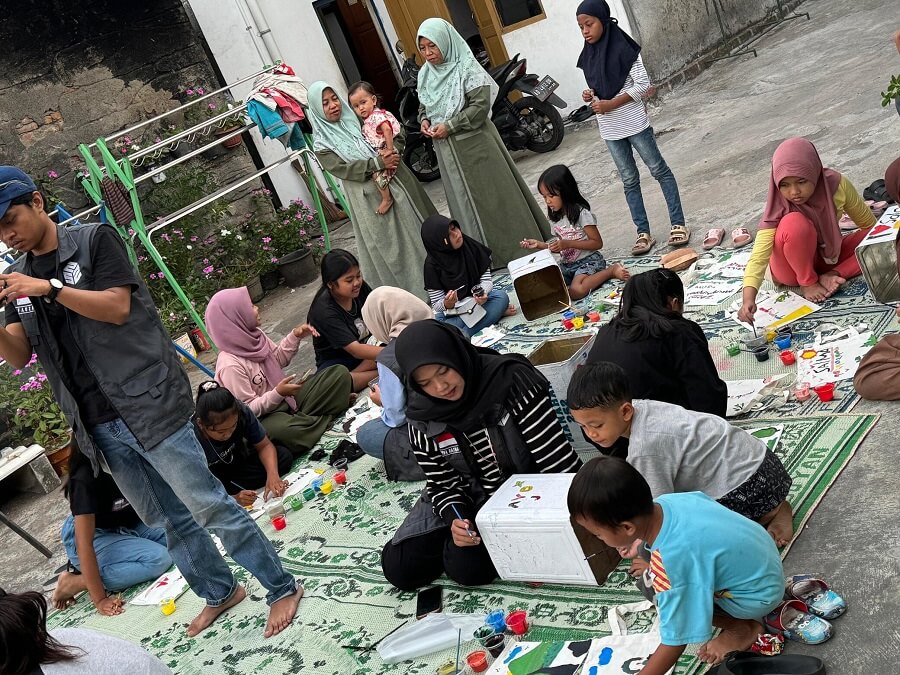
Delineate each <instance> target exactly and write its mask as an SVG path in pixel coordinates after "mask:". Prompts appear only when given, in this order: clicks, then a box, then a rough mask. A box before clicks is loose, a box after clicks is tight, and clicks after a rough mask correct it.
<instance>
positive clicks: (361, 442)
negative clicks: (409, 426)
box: [356, 418, 391, 459]
mask: <svg viewBox="0 0 900 675" xmlns="http://www.w3.org/2000/svg"><path fill="white" fill-rule="evenodd" d="M390 430H391V427H389V426H388V425H387V424H385V423H384V422H382V421H381V419H380V418H379V419H377V420H369V421H368V422H366V423H365V424H363V425H362V426H361V427H360V428H359V429H357V430H356V444H357V445H358V446H359V447H360V448H362V451H363V452H364V453H366V454H367V455H369V456H370V457H374V458H375V459H384V439H385V438H387V435H388V433H389V432H390Z"/></svg>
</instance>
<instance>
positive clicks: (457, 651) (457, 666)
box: [456, 628, 462, 673]
mask: <svg viewBox="0 0 900 675" xmlns="http://www.w3.org/2000/svg"><path fill="white" fill-rule="evenodd" d="M461 646H462V628H460V629H459V633H458V634H457V636H456V672H457V673H458V672H459V648H460V647H461Z"/></svg>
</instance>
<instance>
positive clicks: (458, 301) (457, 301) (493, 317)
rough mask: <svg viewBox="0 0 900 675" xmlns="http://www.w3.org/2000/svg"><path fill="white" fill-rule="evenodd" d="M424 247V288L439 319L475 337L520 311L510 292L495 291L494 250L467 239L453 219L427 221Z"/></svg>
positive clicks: (433, 218) (469, 238)
mask: <svg viewBox="0 0 900 675" xmlns="http://www.w3.org/2000/svg"><path fill="white" fill-rule="evenodd" d="M422 243H423V244H424V245H425V252H426V254H427V255H426V256H425V267H424V277H425V290H426V292H427V293H428V302H429V303H430V304H431V307H432V308H433V309H434V311H435V315H436V318H437V319H438V321H445V322H447V323H449V324H452V325H454V326H456V327H457V328H459V330H461V331H462V332H463V333H464V334H465V335H466V336H467V337H471V336H473V335H475V333H477V332H478V331H480V330H481V329H482V328H487V327H488V326H493V325H494V324H495V323H497V322H498V321H500V319H502V318H503V317H504V316H510V315H512V314H515V313H516V308H515V307H511V306H510V304H509V296H508V295H507V294H506V292H505V291H501V290H499V289H497V288H494V282H493V279H492V278H491V249H489V248H488V247H487V246H485V245H484V244H482V243H481V242H478V241H476V240H475V239H473V238H472V237H466V236H465V235H464V234H463V232H462V229H461V228H460V226H459V223H457V222H456V221H455V220H450V219H449V218H447V217H446V216H441V215H434V216H429V217H428V218H426V219H425V222H424V223H422ZM479 288H480V289H481V292H480V293H478V289H479ZM473 289H475V292H473ZM468 298H471V299H468ZM482 311H483V316H480V315H481V314H482Z"/></svg>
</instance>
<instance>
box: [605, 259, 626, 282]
mask: <svg viewBox="0 0 900 675" xmlns="http://www.w3.org/2000/svg"><path fill="white" fill-rule="evenodd" d="M609 269H610V270H611V271H612V273H613V276H614V277H615V278H616V279H621V280H622V281H628V280H629V279H630V278H631V272H629V271H628V270H627V269H625V265H623V264H622V263H613V264H612V265H610V266H609Z"/></svg>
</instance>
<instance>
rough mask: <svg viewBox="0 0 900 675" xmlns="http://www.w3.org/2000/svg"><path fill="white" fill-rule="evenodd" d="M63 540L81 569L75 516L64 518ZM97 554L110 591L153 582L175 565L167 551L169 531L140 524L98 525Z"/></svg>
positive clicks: (98, 562) (67, 550)
mask: <svg viewBox="0 0 900 675" xmlns="http://www.w3.org/2000/svg"><path fill="white" fill-rule="evenodd" d="M61 537H62V543H63V546H65V547H66V554H67V555H68V556H69V561H70V562H71V563H72V565H74V566H75V568H76V569H81V563H80V561H79V560H78V551H77V550H75V518H74V517H73V516H71V515H70V516H69V517H68V518H66V519H65V520H64V521H63V525H62V532H61ZM94 553H96V554H97V566H98V567H99V568H100V578H101V579H102V580H103V587H104V588H106V590H108V591H122V590H125V589H126V588H131V587H132V586H136V585H137V584H140V583H143V582H145V581H152V580H153V579H156V578H157V577H158V576H160V575H161V574H163V573H164V572H165V571H166V570H167V569H169V568H170V567H171V566H172V557H171V556H170V555H169V552H168V550H166V532H165V530H162V529H160V528H158V527H147V526H146V525H144V524H143V523H137V524H136V525H135V526H134V527H118V528H116V529H112V530H107V529H104V528H102V527H98V528H97V529H96V531H95V532H94Z"/></svg>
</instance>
